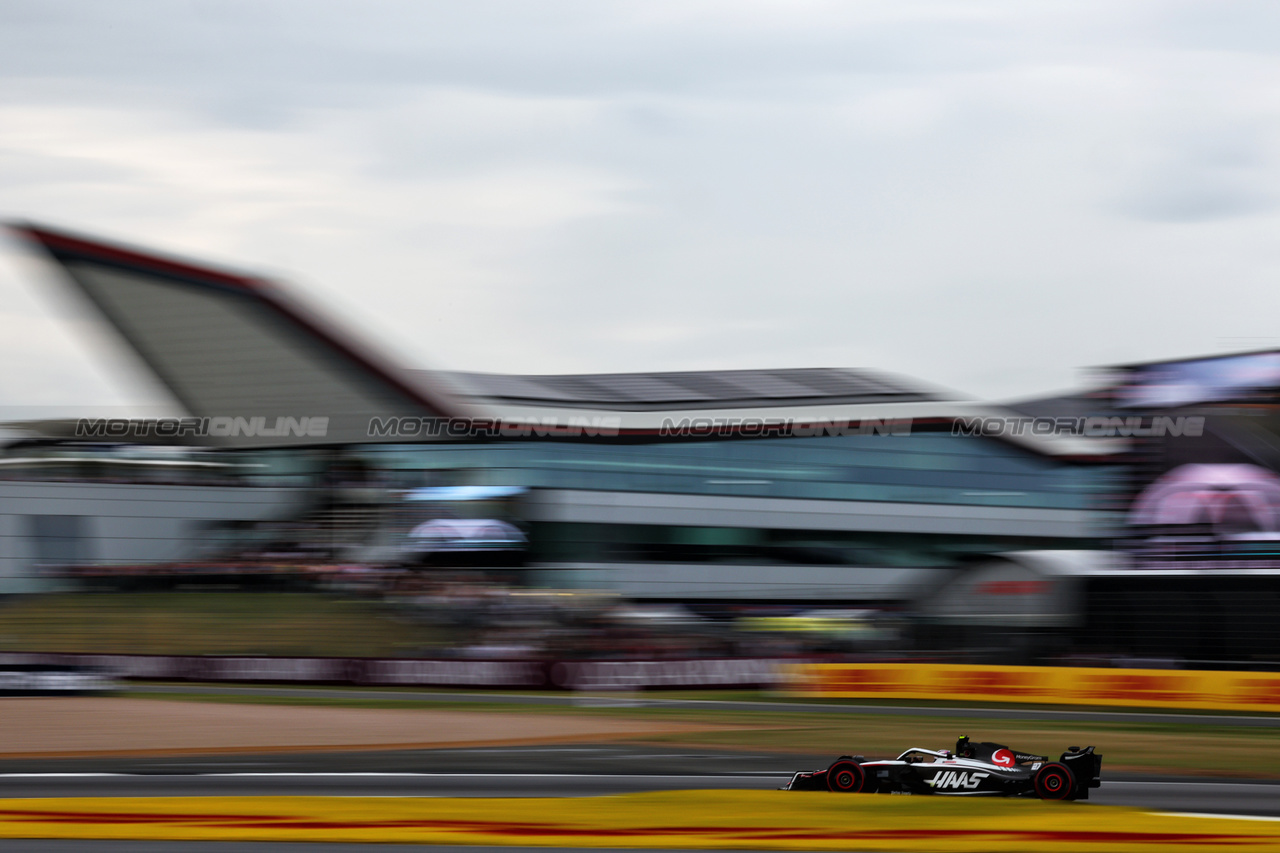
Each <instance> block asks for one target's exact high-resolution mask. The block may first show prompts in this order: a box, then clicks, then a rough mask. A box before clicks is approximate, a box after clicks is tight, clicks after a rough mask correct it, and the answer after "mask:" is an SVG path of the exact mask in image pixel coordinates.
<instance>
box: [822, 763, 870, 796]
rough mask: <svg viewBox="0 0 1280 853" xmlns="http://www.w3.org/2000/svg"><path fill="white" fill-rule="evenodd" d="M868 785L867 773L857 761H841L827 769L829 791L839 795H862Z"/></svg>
mask: <svg viewBox="0 0 1280 853" xmlns="http://www.w3.org/2000/svg"><path fill="white" fill-rule="evenodd" d="M866 784H867V771H865V770H863V769H862V765H861V764H859V763H858V762H856V761H849V760H845V759H841V760H840V761H837V762H836V763H835V764H832V765H831V766H830V767H828V768H827V790H829V791H834V792H835V793H837V794H860V793H862V791H863V789H864V788H865V787H866Z"/></svg>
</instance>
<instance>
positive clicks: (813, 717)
mask: <svg viewBox="0 0 1280 853" xmlns="http://www.w3.org/2000/svg"><path fill="white" fill-rule="evenodd" d="M125 695H129V696H132V697H133V698H146V699H164V700H176V701H187V702H214V703H218V702H228V703H236V704H266V705H281V704H283V705H309V706H331V707H345V708H397V709H406V708H414V709H423V710H427V709H438V710H468V711H474V712H476V713H486V714H493V715H495V720H494V725H495V729H496V728H497V727H499V726H501V725H502V722H501V720H500V716H501V715H505V714H512V713H520V714H557V715H564V714H569V715H589V716H608V717H613V718H623V719H625V718H635V719H645V720H654V719H660V720H668V721H673V722H692V723H701V724H704V725H712V726H723V727H724V728H723V729H721V730H719V731H709V732H695V733H681V734H672V735H664V736H648V737H645V738H642V739H635V738H629V739H628V740H630V741H631V742H637V743H652V744H666V745H671V746H683V747H688V748H698V747H702V748H713V749H730V750H746V751H752V752H785V753H796V754H811V755H814V756H823V757H834V756H836V755H839V754H842V753H860V754H863V755H866V756H867V757H868V758H888V757H893V756H896V755H897V754H898V753H899V752H901V751H902V750H904V749H906V748H908V747H912V746H923V747H928V748H935V749H937V748H946V747H948V746H950V745H951V744H953V743H955V739H956V737H957V736H959V735H961V734H967V735H969V736H970V737H972V738H973V739H974V740H993V741H997V742H1000V743H1007V744H1010V745H1012V746H1013V747H1015V748H1017V749H1021V750H1027V751H1031V752H1038V753H1042V754H1045V755H1051V756H1052V757H1054V758H1056V757H1057V755H1058V754H1059V753H1061V752H1062V751H1063V750H1064V749H1066V747H1068V746H1073V745H1075V746H1087V745H1093V746H1096V747H1097V748H1098V751H1099V752H1100V753H1102V754H1103V756H1104V760H1103V767H1104V769H1106V770H1110V771H1124V772H1131V773H1160V774H1170V775H1189V776H1195V775H1206V776H1240V777H1271V778H1273V777H1277V776H1280V771H1276V770H1271V768H1280V730H1277V729H1257V728H1236V727H1231V726H1220V725H1194V724H1187V723H1181V722H1169V723H1165V722H1128V721H1114V722H1113V721H1107V722H1074V721H1069V722H1062V721H1057V720H1005V719H996V718H985V719H984V718H973V717H964V718H961V717H954V718H953V717H908V716H886V715H881V714H856V713H847V712H846V713H823V712H807V711H781V710H779V711H768V710H750V711H737V710H733V711H725V710H703V709H697V710H693V709H682V708H669V707H594V706H577V705H568V706H566V705H533V704H528V705H525V704H507V703H496V702H485V701H484V700H483V697H481V696H477V695H475V694H470V695H469V696H467V697H466V698H463V697H461V696H460V697H459V701H432V700H426V699H424V700H421V701H418V700H403V699H374V698H360V697H349V698H348V697H305V696H290V695H287V694H285V695H251V694H237V693H224V694H190V693H181V692H174V693H134V694H125Z"/></svg>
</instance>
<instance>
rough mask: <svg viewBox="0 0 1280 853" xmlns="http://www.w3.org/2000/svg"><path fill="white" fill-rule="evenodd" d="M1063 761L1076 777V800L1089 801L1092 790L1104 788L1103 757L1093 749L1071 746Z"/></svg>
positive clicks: (1064, 754) (1063, 755)
mask: <svg viewBox="0 0 1280 853" xmlns="http://www.w3.org/2000/svg"><path fill="white" fill-rule="evenodd" d="M1061 761H1062V763H1063V764H1065V765H1067V766H1068V767H1070V768H1071V775H1072V776H1074V777H1075V780H1076V789H1075V792H1074V793H1073V796H1074V798H1075V799H1077V800H1087V799H1089V789H1090V788H1100V787H1102V756H1101V755H1098V754H1097V753H1096V752H1094V751H1093V747H1091V746H1086V747H1085V748H1084V749H1081V748H1080V747H1078V746H1069V747H1067V751H1066V752H1064V753H1062V759H1061Z"/></svg>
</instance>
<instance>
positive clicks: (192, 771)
mask: <svg viewBox="0 0 1280 853" xmlns="http://www.w3.org/2000/svg"><path fill="white" fill-rule="evenodd" d="M829 760H830V756H828V757H824V758H816V757H814V756H803V755H793V756H785V755H770V754H753V753H743V752H729V751H715V752H712V751H696V750H684V751H675V750H672V749H670V748H662V747H642V746H637V745H618V744H600V745H587V744H583V745H575V746H534V747H500V748H475V749H445V750H399V751H383V752H343V753H313V754H297V755H294V754H270V755H226V756H190V757H170V758H132V759H130V758H98V759H64V760H61V761H51V760H47V759H45V760H39V761H35V760H28V761H15V760H10V761H4V762H0V797H156V796H230V795H236V796H260V795H306V796H343V797H351V796H380V797H588V796H603V795H608V794H623V793H632V792H638V791H667V790H687V789H720V790H732V789H737V790H769V789H772V788H777V787H779V786H781V785H782V784H783V783H785V782H786V780H787V779H788V778H789V777H790V774H791V772H793V771H795V770H811V769H815V768H817V767H820V766H824V765H825V764H826V763H828V761H829ZM795 796H814V795H812V794H806V793H797V794H796V795H795ZM819 796H821V795H819ZM1090 802H1096V803H1104V804H1111V805H1125V806H1138V807H1141V808H1149V809H1157V810H1161V811H1186V812H1206V813H1216V814H1241V815H1256V816H1266V817H1280V782H1270V781H1261V780H1254V781H1244V780H1234V781H1232V780H1206V779H1171V778H1153V777H1137V776H1116V775H1115V774H1111V775H1108V774H1107V773H1106V766H1105V763H1104V765H1103V786H1102V788H1100V789H1098V790H1096V791H1094V792H1093V793H1092V795H1091V799H1090Z"/></svg>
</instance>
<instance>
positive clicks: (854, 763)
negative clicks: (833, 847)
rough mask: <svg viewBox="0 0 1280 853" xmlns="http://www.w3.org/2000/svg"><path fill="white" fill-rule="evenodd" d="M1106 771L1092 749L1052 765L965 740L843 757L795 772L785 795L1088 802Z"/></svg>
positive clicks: (1071, 751)
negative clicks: (894, 753) (879, 755)
mask: <svg viewBox="0 0 1280 853" xmlns="http://www.w3.org/2000/svg"><path fill="white" fill-rule="evenodd" d="M1101 771H1102V756H1101V755H1098V754H1097V753H1095V752H1094V751H1093V747H1091V746H1086V747H1085V748H1084V749H1081V748H1080V747H1078V746H1072V747H1068V748H1067V751H1066V752H1064V753H1062V757H1061V758H1059V759H1058V760H1057V761H1050V760H1049V758H1048V756H1045V755H1029V754H1027V753H1025V752H1017V751H1015V750H1012V749H1010V748H1009V747H1007V746H1004V745H1002V744H998V743H972V742H970V740H969V738H967V737H962V738H960V740H959V741H957V742H956V748H955V751H954V752H952V751H951V750H932V749H919V748H913V749H908V750H907V751H906V752H904V753H902V754H901V755H899V756H898V757H897V758H895V759H893V760H892V761H867V760H866V759H865V758H863V757H862V756H860V755H844V756H841V757H840V758H837V759H836V760H835V761H834V762H833V763H832V764H831V766H830V767H828V768H827V769H825V770H814V771H812V772H809V773H803V772H802V773H796V774H795V775H794V776H792V777H791V781H790V782H788V783H787V784H786V786H784V787H783V789H782V790H784V791H835V792H837V793H850V794H856V793H865V794H942V795H946V796H965V797H973V796H988V797H1039V798H1040V799H1042V800H1087V799H1089V789H1090V788H1097V787H1099V786H1101V785H1102V779H1101Z"/></svg>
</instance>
